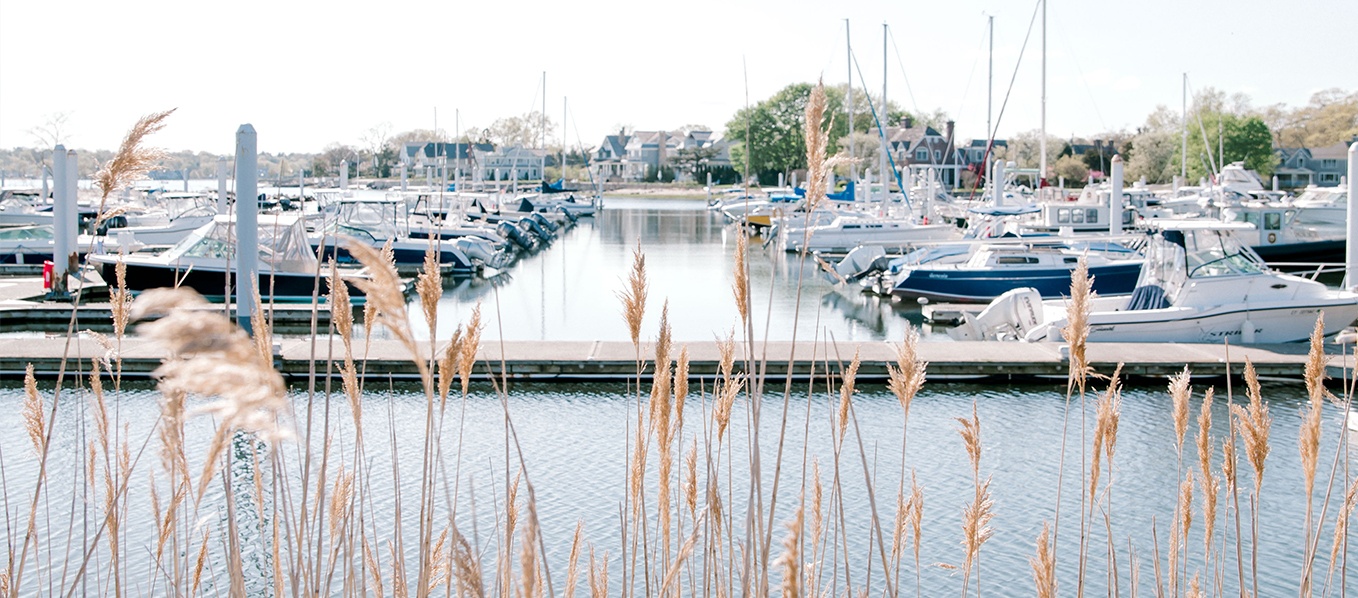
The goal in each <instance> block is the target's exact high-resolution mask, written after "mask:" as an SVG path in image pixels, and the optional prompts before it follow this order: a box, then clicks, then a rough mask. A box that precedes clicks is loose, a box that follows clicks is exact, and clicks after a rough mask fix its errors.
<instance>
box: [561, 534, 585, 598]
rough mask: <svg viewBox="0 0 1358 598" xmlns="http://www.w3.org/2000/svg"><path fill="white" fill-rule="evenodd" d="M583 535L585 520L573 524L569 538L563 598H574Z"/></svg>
mask: <svg viewBox="0 0 1358 598" xmlns="http://www.w3.org/2000/svg"><path fill="white" fill-rule="evenodd" d="M584 534H585V520H583V519H581V520H579V521H577V522H575V533H574V534H572V536H571V552H570V556H569V557H567V559H566V588H565V590H564V591H563V592H562V593H561V595H562V597H563V598H575V584H576V582H577V580H578V578H579V567H580V542H581V540H582V539H583V536H584Z"/></svg>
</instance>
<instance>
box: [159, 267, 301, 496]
mask: <svg viewBox="0 0 1358 598" xmlns="http://www.w3.org/2000/svg"><path fill="white" fill-rule="evenodd" d="M205 303H206V302H205V301H203V298H202V297H201V296H199V295H198V294H197V293H195V292H193V291H192V290H189V289H185V288H179V289H153V290H150V291H147V292H145V293H143V294H142V295H141V296H140V297H138V298H137V301H136V302H135V303H134V304H133V314H132V315H133V317H134V319H142V318H144V317H146V316H148V315H156V314H163V317H161V318H160V319H159V320H156V321H154V322H150V323H147V324H143V325H142V326H141V327H140V329H139V332H140V333H141V334H142V335H143V336H146V337H147V338H150V339H152V340H155V341H158V342H159V343H161V344H162V345H164V346H165V347H166V348H167V349H168V350H169V351H170V353H171V354H172V355H177V356H179V357H178V358H177V359H174V360H170V361H166V362H165V363H163V364H162V365H161V366H160V367H159V368H157V369H156V371H155V372H154V374H155V375H156V376H157V377H158V378H159V379H160V388H161V389H162V392H165V393H167V394H173V393H183V394H189V393H196V394H200V395H205V396H216V397H219V399H218V400H216V401H213V402H211V403H209V404H207V405H204V406H202V407H200V408H198V409H196V411H197V412H199V413H210V414H213V415H215V416H216V417H218V418H219V420H220V422H221V424H220V425H219V426H218V427H217V432H216V434H215V435H214V437H213V440H212V443H211V445H210V447H209V449H208V458H207V459H206V460H205V462H204V467H203V473H202V475H201V477H200V478H199V480H200V481H199V485H198V499H199V500H201V499H202V494H203V492H204V491H205V490H206V488H207V480H208V479H209V478H210V477H211V475H212V473H213V471H214V469H215V467H216V462H217V459H218V457H220V456H221V454H222V451H223V450H224V448H225V445H226V441H227V439H228V438H229V436H230V434H231V433H232V432H234V431H236V430H243V431H247V432H252V433H254V434H256V435H257V436H259V437H260V438H261V439H263V440H265V441H276V440H281V439H283V438H287V437H290V436H291V430H290V428H289V427H288V426H287V424H286V423H285V422H286V420H287V414H288V411H289V405H288V402H287V400H286V387H285V386H284V384H283V377H282V376H280V375H279V374H278V372H277V371H275V370H274V369H273V364H272V363H271V362H270V361H268V360H265V359H264V358H263V357H262V356H261V355H260V354H259V353H258V351H257V350H256V348H255V345H254V343H253V342H252V341H251V339H250V337H249V336H248V335H246V334H245V333H244V332H242V331H241V330H239V329H237V328H236V327H235V326H233V325H232V324H231V323H230V322H229V321H228V320H227V319H226V318H225V317H223V316H222V315H221V314H220V313H217V312H215V311H213V312H209V311H205V310H189V309H185V308H190V307H194V306H201V305H204V304H205Z"/></svg>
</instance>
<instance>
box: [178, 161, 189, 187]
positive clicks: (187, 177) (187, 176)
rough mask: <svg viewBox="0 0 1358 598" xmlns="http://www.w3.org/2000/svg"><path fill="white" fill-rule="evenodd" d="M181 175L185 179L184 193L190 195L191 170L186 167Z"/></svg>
mask: <svg viewBox="0 0 1358 598" xmlns="http://www.w3.org/2000/svg"><path fill="white" fill-rule="evenodd" d="M179 173H180V174H181V175H183V177H184V192H185V193H188V192H189V169H188V167H185V168H184V170H181V171H179Z"/></svg>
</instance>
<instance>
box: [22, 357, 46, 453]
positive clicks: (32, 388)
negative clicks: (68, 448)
mask: <svg viewBox="0 0 1358 598" xmlns="http://www.w3.org/2000/svg"><path fill="white" fill-rule="evenodd" d="M23 414H24V429H25V430H27V431H28V439H29V441H31V442H32V443H33V451H34V452H36V453H37V454H39V455H41V454H42V453H43V450H44V449H45V448H46V447H47V425H46V422H45V420H44V419H43V400H42V395H40V394H38V379H37V378H35V377H34V376H33V364H31V363H30V364H28V368H27V369H25V370H24V408H23Z"/></svg>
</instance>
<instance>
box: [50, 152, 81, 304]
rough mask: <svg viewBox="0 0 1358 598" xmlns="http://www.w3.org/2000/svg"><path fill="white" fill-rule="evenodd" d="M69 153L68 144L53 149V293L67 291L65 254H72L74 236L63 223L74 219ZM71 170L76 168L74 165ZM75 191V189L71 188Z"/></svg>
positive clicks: (60, 293) (57, 293)
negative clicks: (70, 202)
mask: <svg viewBox="0 0 1358 598" xmlns="http://www.w3.org/2000/svg"><path fill="white" fill-rule="evenodd" d="M67 156H68V154H67V153H66V146H64V145H58V146H56V147H55V148H53V149H52V231H53V233H55V238H54V239H53V242H52V265H53V266H54V268H53V271H52V289H51V294H52V295H62V294H65V293H66V264H67V260H65V259H63V258H64V256H67V255H70V254H71V247H72V245H71V244H72V243H73V242H74V241H75V238H74V237H68V236H67V235H66V227H65V226H63V224H64V223H65V222H66V221H67V220H72V218H71V215H70V214H69V213H68V212H67V208H66V206H67V205H68V204H67V203H66V195H67V193H68V190H67V186H68V185H69V184H70V179H69V178H67V176H66V161H67ZM71 170H75V168H74V165H72V168H71ZM71 191H74V190H71Z"/></svg>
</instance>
